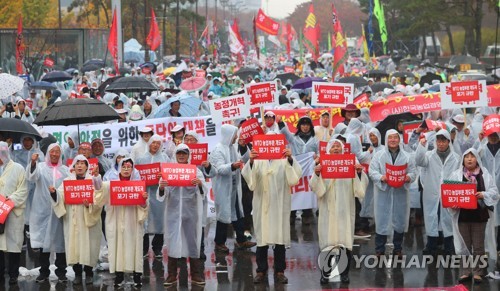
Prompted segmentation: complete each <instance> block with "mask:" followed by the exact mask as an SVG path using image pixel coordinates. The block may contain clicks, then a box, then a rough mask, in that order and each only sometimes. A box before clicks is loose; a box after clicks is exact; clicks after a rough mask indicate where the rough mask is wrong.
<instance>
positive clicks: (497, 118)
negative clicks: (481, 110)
mask: <svg viewBox="0 0 500 291" xmlns="http://www.w3.org/2000/svg"><path fill="white" fill-rule="evenodd" d="M483 132H484V135H485V136H488V135H490V134H492V133H495V132H496V133H500V114H494V115H490V116H488V117H486V118H485V119H484V121H483Z"/></svg>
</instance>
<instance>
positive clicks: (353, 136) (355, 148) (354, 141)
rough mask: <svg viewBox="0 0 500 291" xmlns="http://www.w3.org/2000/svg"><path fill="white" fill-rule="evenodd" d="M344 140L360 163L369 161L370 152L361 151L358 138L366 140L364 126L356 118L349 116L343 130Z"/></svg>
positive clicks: (361, 147)
mask: <svg viewBox="0 0 500 291" xmlns="http://www.w3.org/2000/svg"><path fill="white" fill-rule="evenodd" d="M345 137H346V142H347V143H349V144H350V145H351V153H353V154H355V155H356V158H357V159H358V160H359V162H360V163H363V164H364V163H368V162H369V161H370V157H371V154H370V152H368V151H366V152H364V151H363V146H362V144H361V140H360V138H362V139H363V140H366V137H365V126H364V124H363V123H362V122H361V121H359V119H357V118H351V121H349V125H348V126H347V129H346V131H345Z"/></svg>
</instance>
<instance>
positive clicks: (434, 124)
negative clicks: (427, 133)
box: [421, 119, 446, 130]
mask: <svg viewBox="0 0 500 291" xmlns="http://www.w3.org/2000/svg"><path fill="white" fill-rule="evenodd" d="M421 127H423V128H427V129H428V130H435V129H436V127H440V128H441V129H446V123H444V122H442V121H436V120H431V119H426V120H425V121H424V122H423V123H422V125H421Z"/></svg>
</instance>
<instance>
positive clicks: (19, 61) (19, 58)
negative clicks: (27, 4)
mask: <svg viewBox="0 0 500 291" xmlns="http://www.w3.org/2000/svg"><path fill="white" fill-rule="evenodd" d="M23 59H24V43H23V16H22V15H20V16H19V21H18V22H17V37H16V71H17V74H19V75H22V74H23V73H24V69H23Z"/></svg>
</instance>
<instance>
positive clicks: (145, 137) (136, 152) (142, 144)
mask: <svg viewBox="0 0 500 291" xmlns="http://www.w3.org/2000/svg"><path fill="white" fill-rule="evenodd" d="M153 134H154V133H153V129H151V128H150V127H146V126H145V127H143V128H140V129H139V136H140V137H139V141H138V142H137V143H136V144H135V145H134V146H133V147H132V152H131V153H130V156H131V157H132V159H137V158H139V157H141V156H142V155H144V154H145V153H146V152H147V151H148V141H149V139H150V138H151V137H152V136H153Z"/></svg>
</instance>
